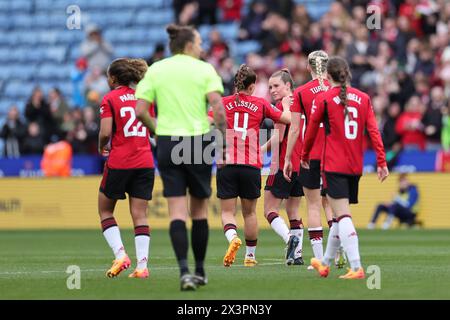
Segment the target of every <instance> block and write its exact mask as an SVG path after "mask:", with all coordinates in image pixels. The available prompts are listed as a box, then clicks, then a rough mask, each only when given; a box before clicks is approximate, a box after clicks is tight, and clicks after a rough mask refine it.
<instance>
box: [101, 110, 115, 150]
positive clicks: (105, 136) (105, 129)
mask: <svg viewBox="0 0 450 320" xmlns="http://www.w3.org/2000/svg"><path fill="white" fill-rule="evenodd" d="M112 126H113V118H104V119H102V120H101V121H100V132H99V134H98V152H99V153H100V154H102V155H105V156H106V155H108V153H109V147H108V143H109V139H110V137H111V133H112Z"/></svg>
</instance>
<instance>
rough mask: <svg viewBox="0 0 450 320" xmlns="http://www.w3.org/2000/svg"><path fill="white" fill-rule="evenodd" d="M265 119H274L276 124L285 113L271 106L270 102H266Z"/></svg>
mask: <svg viewBox="0 0 450 320" xmlns="http://www.w3.org/2000/svg"><path fill="white" fill-rule="evenodd" d="M263 108H264V117H265V118H270V119H272V120H273V121H274V122H278V121H279V120H280V118H281V114H282V113H283V112H281V111H280V110H278V109H277V108H276V107H275V106H273V105H271V104H270V103H269V102H267V101H264V106H263Z"/></svg>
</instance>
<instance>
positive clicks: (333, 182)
mask: <svg viewBox="0 0 450 320" xmlns="http://www.w3.org/2000/svg"><path fill="white" fill-rule="evenodd" d="M360 178H361V176H354V175H347V174H339V173H330V172H325V173H324V175H323V188H324V190H325V192H326V194H327V195H329V196H330V197H331V198H333V199H348V201H349V203H358V186H359V179H360Z"/></svg>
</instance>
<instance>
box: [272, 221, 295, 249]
mask: <svg viewBox="0 0 450 320" xmlns="http://www.w3.org/2000/svg"><path fill="white" fill-rule="evenodd" d="M270 226H271V227H272V229H273V230H274V231H275V232H276V233H277V234H278V235H279V236H280V237H281V238H282V239H283V241H284V243H286V244H287V243H288V241H289V236H290V234H289V228H288V227H287V225H286V223H285V222H284V220H283V219H282V218H281V217H276V218H275V219H273V220H272V222H271V223H270Z"/></svg>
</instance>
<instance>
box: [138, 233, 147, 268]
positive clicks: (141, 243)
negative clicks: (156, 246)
mask: <svg viewBox="0 0 450 320" xmlns="http://www.w3.org/2000/svg"><path fill="white" fill-rule="evenodd" d="M134 243H135V245H136V259H137V267H136V268H137V269H146V268H147V263H148V255H149V248H150V236H146V235H140V236H136V237H134Z"/></svg>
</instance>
